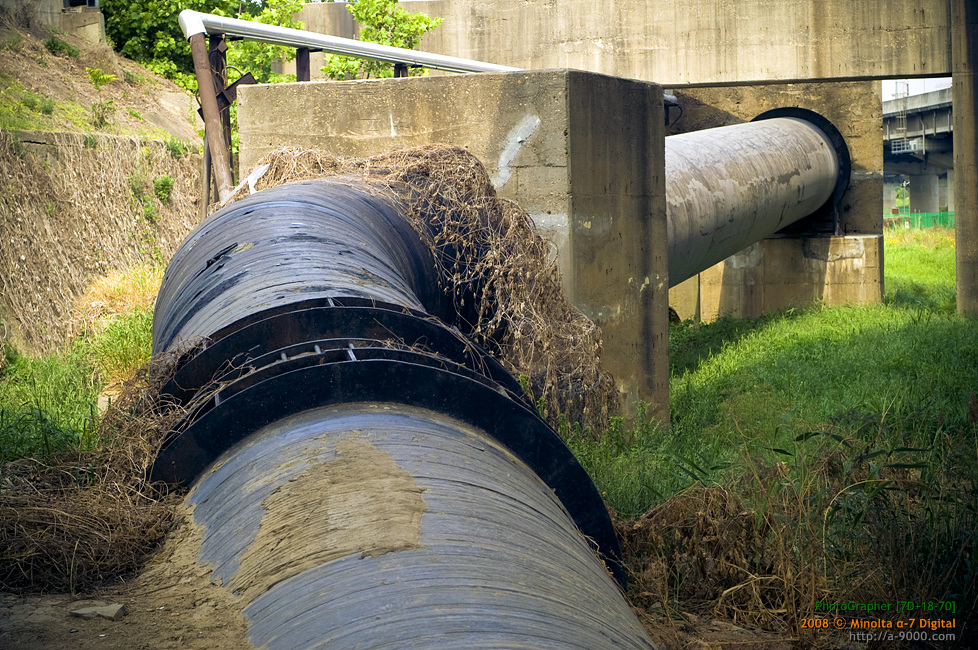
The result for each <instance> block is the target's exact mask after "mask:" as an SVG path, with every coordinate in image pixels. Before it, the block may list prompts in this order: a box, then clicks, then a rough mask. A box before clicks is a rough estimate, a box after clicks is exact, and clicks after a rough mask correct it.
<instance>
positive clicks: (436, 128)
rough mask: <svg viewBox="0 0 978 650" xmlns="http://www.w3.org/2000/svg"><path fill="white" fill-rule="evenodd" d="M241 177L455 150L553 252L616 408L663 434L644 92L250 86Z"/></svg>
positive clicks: (661, 325)
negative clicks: (292, 152) (307, 152)
mask: <svg viewBox="0 0 978 650" xmlns="http://www.w3.org/2000/svg"><path fill="white" fill-rule="evenodd" d="M238 97H239V105H238V120H239V128H240V130H239V133H240V142H241V153H240V156H241V158H240V160H241V167H242V169H243V170H247V169H250V168H251V167H252V166H253V165H254V164H255V162H256V161H257V160H258V159H259V158H260V157H261V156H262V155H264V154H266V153H268V152H270V151H273V150H276V149H279V148H281V147H285V146H303V147H311V148H319V149H323V150H325V151H329V152H330V153H332V154H334V155H348V156H370V155H375V154H380V153H385V152H388V151H393V150H396V149H404V148H408V147H414V146H420V145H425V144H431V143H436V142H441V143H447V144H453V145H457V146H461V147H464V148H465V149H467V150H468V151H470V152H472V153H473V154H474V155H475V156H476V157H478V158H479V159H480V160H481V161H482V162H483V163H484V164H485V166H486V168H487V171H488V172H489V176H490V178H491V179H492V181H493V184H494V185H495V187H496V191H497V192H498V194H499V195H500V196H502V197H505V198H510V199H513V200H515V201H517V202H518V203H519V204H520V206H522V207H523V209H525V210H526V211H527V212H528V213H529V214H530V217H531V218H532V219H533V221H534V223H535V225H536V226H537V228H538V229H539V230H540V231H541V234H543V235H544V236H545V237H547V238H549V239H551V240H552V241H553V242H554V243H555V244H556V246H557V251H558V253H557V264H558V267H559V270H560V274H561V283H562V288H563V290H564V295H565V296H566V297H567V298H568V300H570V302H571V303H572V304H574V305H575V306H576V307H577V308H578V309H580V310H581V311H582V312H583V313H584V314H585V315H586V316H587V317H588V318H590V319H591V320H593V321H594V322H595V323H597V324H598V325H599V326H600V327H601V329H602V332H603V335H604V337H603V340H604V356H603V359H604V365H605V367H606V368H607V369H608V370H609V371H610V372H611V373H612V374H613V375H614V377H615V379H616V380H617V382H618V388H619V390H620V391H621V393H622V398H623V403H624V404H625V405H626V408H631V407H634V404H635V403H636V402H637V401H638V400H642V401H645V402H647V403H649V404H650V409H649V414H650V415H651V416H653V417H655V418H657V419H659V420H661V421H665V422H668V409H669V357H668V340H669V334H668V332H669V327H668V320H669V305H668V294H669V292H668V283H667V273H668V268H667V248H666V238H667V235H666V205H665V201H666V197H665V162H664V161H665V152H664V144H663V141H664V130H665V127H664V125H665V115H664V109H663V104H662V88H661V87H660V86H659V85H657V84H653V83H649V82H643V81H634V80H630V79H621V78H618V77H611V76H607V75H601V74H595V73H590V72H581V71H576V70H566V69H558V70H539V71H521V72H507V73H486V74H473V75H464V76H437V77H436V76H431V77H410V78H405V79H396V80H367V81H353V82H310V83H304V84H271V85H261V86H248V87H246V88H242V89H241V91H239V95H238Z"/></svg>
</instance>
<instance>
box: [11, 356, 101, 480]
mask: <svg viewBox="0 0 978 650" xmlns="http://www.w3.org/2000/svg"><path fill="white" fill-rule="evenodd" d="M5 357H6V364H5V366H4V368H3V371H2V374H0V462H5V461H9V460H16V459H18V458H24V457H33V458H47V457H50V456H52V455H55V454H58V453H61V452H63V451H65V450H68V449H74V448H81V449H84V448H88V447H90V446H91V445H92V444H94V442H95V439H94V431H95V423H96V400H97V395H98V385H97V382H96V381H95V377H94V372H93V370H94V368H93V366H92V364H91V362H90V360H89V359H88V358H87V357H86V356H85V355H83V354H79V353H78V352H77V351H74V350H73V351H70V352H66V353H60V354H53V355H49V356H46V357H43V358H41V359H31V358H29V357H25V356H21V355H19V354H18V353H17V352H16V351H15V350H13V349H12V347H11V346H9V345H7V346H6V349H5Z"/></svg>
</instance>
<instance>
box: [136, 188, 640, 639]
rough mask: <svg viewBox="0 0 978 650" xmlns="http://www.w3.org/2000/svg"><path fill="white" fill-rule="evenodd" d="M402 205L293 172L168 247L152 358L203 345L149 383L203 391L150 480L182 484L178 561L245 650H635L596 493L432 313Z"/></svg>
mask: <svg viewBox="0 0 978 650" xmlns="http://www.w3.org/2000/svg"><path fill="white" fill-rule="evenodd" d="M404 215H405V212H404V209H403V206H401V205H400V204H399V203H398V202H397V201H396V200H394V199H392V198H389V197H386V196H384V195H382V194H380V193H378V192H377V191H376V190H374V189H371V188H369V187H367V186H365V185H363V184H362V183H360V182H359V181H357V180H355V179H349V178H347V179H342V178H341V179H334V180H322V181H309V182H305V183H296V184H293V185H286V186H281V187H278V188H275V189H271V190H266V191H263V192H259V193H257V194H255V195H254V196H252V197H249V198H247V199H245V200H242V201H240V202H238V203H235V204H232V205H231V206H228V207H227V208H225V209H224V210H221V211H219V212H217V213H215V214H213V215H211V216H210V217H209V218H208V219H207V220H206V221H205V222H204V223H202V224H201V225H200V226H198V228H197V229H196V230H195V231H194V232H193V233H191V235H190V236H189V237H188V238H187V240H186V241H185V242H184V243H183V244H182V245H181V247H180V248H179V249H178V251H177V253H176V254H175V256H174V258H173V261H172V262H171V264H170V266H169V268H168V269H167V273H166V276H165V278H164V282H163V286H162V288H161V291H160V294H159V297H158V300H157V306H156V314H155V315H154V328H153V329H154V332H153V337H154V339H153V345H154V351H156V352H162V351H165V350H169V349H175V348H176V347H177V346H179V345H180V344H181V343H182V342H186V341H190V340H194V339H195V338H197V337H201V336H203V337H207V338H208V339H209V340H210V343H209V344H208V345H207V346H206V347H205V348H204V349H203V350H202V351H199V352H198V353H197V354H196V355H195V356H193V358H191V359H190V360H189V361H187V362H186V363H185V364H184V365H183V366H182V367H181V368H180V370H179V371H178V373H177V375H176V376H175V377H174V379H173V380H172V381H171V382H170V383H169V384H168V385H167V386H166V387H164V393H167V394H169V395H170V396H171V397H172V398H173V399H174V400H176V401H177V402H188V401H189V400H191V399H193V396H194V394H195V393H196V391H198V390H200V389H203V388H204V387H206V386H207V384H208V383H209V382H210V381H211V380H212V379H214V378H215V377H216V378H217V379H218V380H219V382H220V384H221V388H220V390H219V391H217V392H216V393H215V394H213V395H212V396H211V397H209V398H208V400H207V401H206V403H204V404H203V405H200V406H198V407H197V408H196V409H195V410H194V411H193V412H192V413H191V414H190V415H188V418H187V427H186V428H185V429H183V430H182V433H181V434H180V435H179V436H178V437H176V438H175V439H174V440H173V441H172V442H170V443H169V445H168V446H167V447H165V448H164V449H163V451H162V452H161V454H160V455H159V458H158V460H157V461H156V463H155V465H154V467H153V468H152V475H153V478H156V479H161V480H166V481H169V482H172V483H180V482H183V483H186V484H190V485H192V486H193V489H192V491H191V493H190V495H189V496H188V499H187V504H188V505H189V506H190V507H191V508H192V509H193V518H194V523H195V524H196V525H197V526H199V527H200V528H201V529H202V539H203V542H202V546H201V550H200V558H199V559H200V562H202V563H205V564H207V565H209V566H211V567H213V568H214V573H213V576H212V579H214V580H215V581H217V580H219V581H221V583H222V584H223V585H224V586H225V587H227V588H228V589H230V590H231V591H232V592H233V593H234V594H235V595H237V596H238V597H239V598H240V600H239V602H240V603H241V606H242V608H243V611H244V615H245V617H246V618H247V620H248V622H249V637H250V639H251V641H252V643H253V644H254V645H255V646H256V647H259V646H260V647H267V648H270V649H275V648H282V649H286V648H289V649H291V648H353V647H356V648H433V647H437V648H475V647H478V648H607V647H620V648H651V647H652V644H651V642H650V641H649V640H648V638H647V636H646V635H645V633H644V631H643V630H642V627H641V625H640V624H639V622H638V620H637V619H636V618H635V616H634V614H633V613H632V611H631V609H630V607H629V605H628V603H627V601H626V600H625V598H624V597H623V595H622V593H621V590H620V584H619V582H618V581H621V580H623V578H624V574H623V570H622V566H621V564H620V550H619V548H618V542H617V538H616V536H615V532H614V527H613V525H612V523H611V520H610V517H609V516H608V512H607V510H606V508H605V506H604V504H603V502H602V500H601V498H600V495H599V494H598V492H597V490H596V489H595V487H594V485H593V483H591V481H590V479H589V477H588V476H587V474H586V473H585V472H584V470H583V468H581V466H580V465H579V464H578V462H577V461H576V459H574V457H573V455H572V454H571V453H570V451H569V449H568V448H567V447H566V445H564V443H563V442H562V441H561V440H560V438H559V437H558V436H557V435H556V433H555V432H554V431H553V430H552V429H550V428H549V426H547V424H546V423H545V422H544V421H543V420H542V419H540V417H539V416H538V415H537V414H536V413H535V411H534V409H533V408H532V405H531V404H528V403H527V402H526V401H524V398H523V397H522V395H521V390H520V387H519V385H518V383H517V382H516V381H515V380H514V379H513V378H512V377H511V376H510V375H508V373H506V372H505V370H503V368H502V367H501V366H500V365H499V363H498V362H496V361H495V360H493V359H492V357H491V356H489V355H488V354H487V353H485V352H484V351H483V350H481V349H480V348H478V346H475V345H472V344H471V343H470V342H468V341H467V340H465V339H464V338H463V337H462V336H461V335H460V334H459V333H458V331H457V330H456V329H454V328H452V327H449V326H448V325H446V324H445V321H450V320H451V319H452V318H453V312H452V310H451V307H450V304H451V303H450V301H448V300H447V299H446V298H445V297H444V295H443V293H442V292H441V290H440V288H439V287H438V279H437V274H436V272H435V260H434V257H433V255H432V254H431V252H430V251H429V250H428V248H427V247H426V246H425V245H424V244H423V243H422V241H421V238H420V237H419V235H418V233H417V232H415V231H414V230H413V228H412V226H411V225H409V224H408V222H407V219H406V217H405V216H404ZM599 557H600V558H601V559H599ZM602 560H603V561H602ZM616 578H617V579H618V581H616Z"/></svg>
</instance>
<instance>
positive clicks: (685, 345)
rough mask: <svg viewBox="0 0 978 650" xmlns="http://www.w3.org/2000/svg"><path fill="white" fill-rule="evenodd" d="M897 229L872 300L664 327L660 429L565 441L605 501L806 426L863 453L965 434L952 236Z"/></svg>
mask: <svg viewBox="0 0 978 650" xmlns="http://www.w3.org/2000/svg"><path fill="white" fill-rule="evenodd" d="M899 235H900V236H899V237H897V236H893V235H892V234H891V235H888V237H887V248H886V299H885V302H884V304H882V305H872V306H855V305H853V306H844V307H820V308H815V309H809V310H795V311H789V312H787V313H784V314H779V315H775V316H769V317H765V318H760V319H756V320H733V319H720V320H718V321H716V322H714V323H710V324H707V325H701V326H692V325H689V324H683V325H680V326H676V327H674V328H673V330H672V332H671V346H672V349H671V361H672V385H671V390H672V413H673V419H672V429H671V431H670V432H668V433H665V432H662V431H656V430H652V429H650V428H648V427H646V428H644V429H642V430H639V431H631V432H627V433H621V432H620V431H618V432H615V431H613V432H612V433H613V435H611V436H608V437H607V439H606V440H605V441H604V442H603V443H602V444H598V445H595V444H591V443H588V442H585V441H576V442H574V443H573V446H574V448H575V451H576V452H577V453H578V455H579V456H580V457H581V458H582V460H583V462H584V464H585V465H586V466H587V467H588V469H589V470H590V471H591V472H592V474H593V475H594V477H595V480H596V482H597V483H598V484H599V487H600V488H601V489H602V490H603V491H604V492H606V493H607V498H608V500H609V503H610V505H611V506H612V507H614V508H615V509H616V510H618V511H619V512H621V513H623V514H626V515H637V514H639V513H641V512H645V511H646V510H647V509H648V508H650V507H651V506H654V505H656V504H657V503H659V502H661V501H662V500H664V499H666V498H668V497H669V496H671V495H672V494H675V493H677V492H679V491H681V490H682V489H684V488H686V487H688V486H689V485H691V484H692V483H693V482H694V481H695V480H700V481H701V482H704V483H712V482H717V481H723V480H725V479H727V478H729V477H730V476H731V474H732V473H737V472H743V471H746V468H745V467H744V466H743V465H742V464H741V463H740V461H741V459H742V458H743V456H744V455H745V454H746V455H748V456H749V455H750V454H751V453H753V452H755V451H757V450H766V449H767V448H777V449H782V450H786V451H789V450H790V449H791V448H792V445H793V444H794V443H795V438H796V437H798V436H799V435H803V434H805V433H808V432H812V431H825V432H831V433H835V434H837V435H843V436H847V437H853V438H856V439H858V440H860V441H862V443H863V444H864V445H866V446H869V447H872V448H873V449H877V448H880V449H889V448H899V447H928V446H929V445H930V444H931V440H932V438H933V437H934V436H937V435H945V434H954V435H959V434H967V436H970V437H971V439H974V434H975V425H974V417H975V415H978V414H976V413H973V412H971V410H969V404H971V409H972V410H973V409H974V406H975V404H974V403H973V400H974V398H973V391H975V390H976V389H978V364H976V363H975V359H978V324H976V323H975V322H974V321H968V320H964V319H960V318H958V317H957V316H956V315H955V313H954V281H953V280H954V245H953V237H952V236H951V234H950V233H949V232H947V231H934V232H926V231H915V232H913V233H910V234H904V233H899ZM972 460H973V459H972Z"/></svg>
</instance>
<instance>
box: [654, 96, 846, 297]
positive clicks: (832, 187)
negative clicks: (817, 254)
mask: <svg viewBox="0 0 978 650" xmlns="http://www.w3.org/2000/svg"><path fill="white" fill-rule="evenodd" d="M784 114H786V115H792V116H790V117H788V116H786V117H773V116H772V117H771V118H770V119H761V120H759V121H754V122H750V123H747V124H735V125H732V126H724V127H719V128H715V129H705V130H703V131H694V132H692V133H685V134H682V135H673V136H669V137H667V138H666V139H665V155H666V220H667V228H668V246H669V250H668V256H669V286H676V285H677V284H679V283H680V282H682V281H683V280H686V279H687V278H690V277H692V276H694V275H696V274H697V273H699V272H700V271H703V270H705V269H708V268H709V267H711V266H713V265H714V264H716V263H717V262H721V261H723V260H724V259H726V258H727V257H730V256H731V255H733V254H735V253H737V252H739V251H741V250H743V249H744V248H747V247H748V246H750V245H751V244H754V243H756V242H758V241H760V240H761V239H764V238H765V237H769V236H770V235H773V234H774V233H775V232H777V231H778V230H780V229H782V228H784V227H785V226H788V225H790V224H792V223H794V222H795V221H798V220H799V219H802V218H804V217H807V216H808V215H810V214H812V213H813V212H815V211H816V210H818V209H819V208H820V207H822V206H823V205H824V204H825V203H826V202H828V201H830V200H832V199H833V198H834V199H836V200H838V198H839V196H840V195H841V191H839V190H840V182H841V183H842V185H841V187H842V189H844V186H845V182H847V181H848V178H849V153H848V151H847V150H846V147H845V143H844V141H843V140H842V136H841V135H839V134H838V131H836V130H835V128H834V127H833V126H832V125H831V124H829V123H828V121H827V120H825V119H824V118H821V117H820V116H818V115H817V114H815V113H811V112H809V111H804V110H802V109H792V110H791V111H784ZM840 179H842V180H841V181H840Z"/></svg>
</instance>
